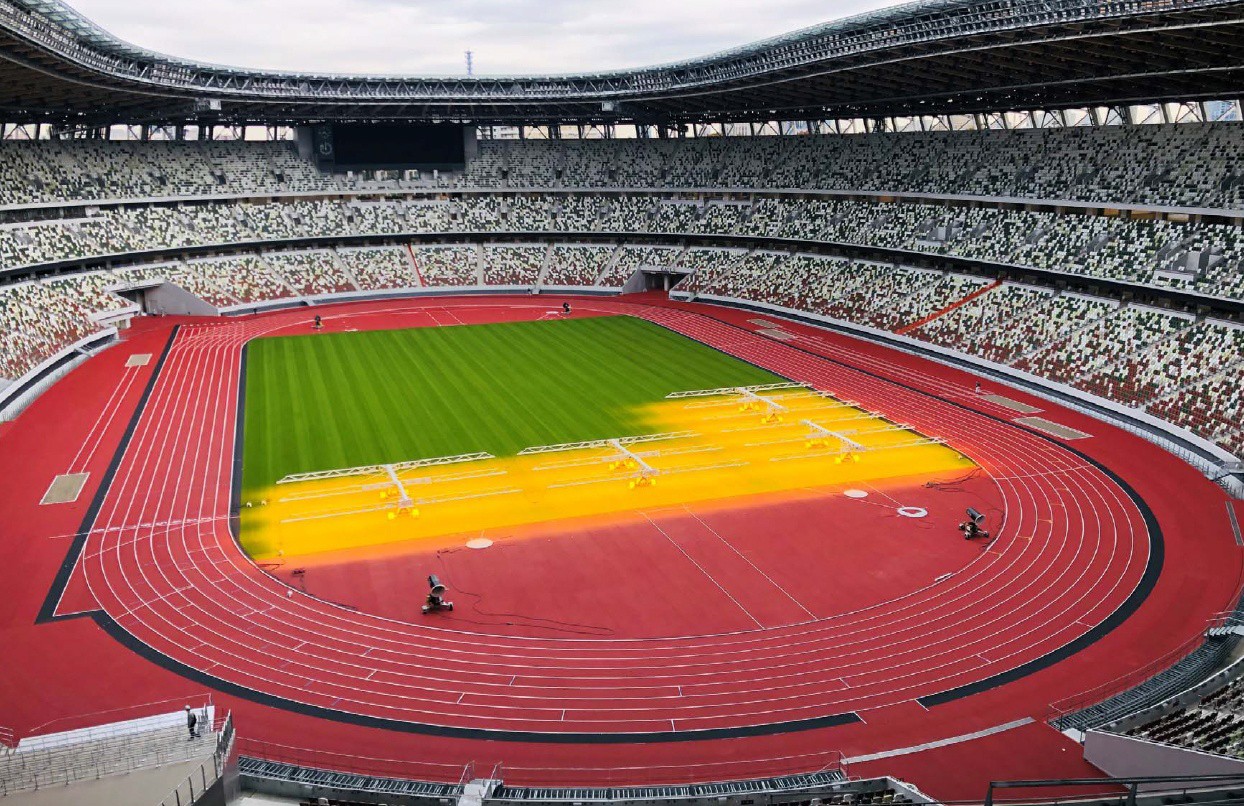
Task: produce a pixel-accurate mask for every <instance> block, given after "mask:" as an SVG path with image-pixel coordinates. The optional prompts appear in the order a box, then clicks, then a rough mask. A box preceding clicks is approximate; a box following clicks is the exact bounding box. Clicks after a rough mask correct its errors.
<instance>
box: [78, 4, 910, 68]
mask: <svg viewBox="0 0 1244 806" xmlns="http://www.w3.org/2000/svg"><path fill="white" fill-rule="evenodd" d="M70 2H71V5H73V6H74V8H76V9H77V10H78V11H80V12H82V13H83V14H85V15H86V16H87V17H89V18H90V19H92V20H94V21H95V22H96V23H98V24H99V25H100V26H101V27H103V28H104V29H105V30H107V31H109V32H110V33H112V34H114V35H116V36H118V37H120V38H122V39H124V40H126V41H128V42H131V43H133V44H135V45H139V46H141V47H145V48H149V49H151V50H155V51H159V52H162V53H168V54H171V55H174V56H180V57H184V58H189V59H195V60H199V61H207V62H214V63H218V64H229V65H237V66H243V67H255V68H266V69H276V70H304V71H310V72H349V73H402V74H417V75H429V74H453V75H461V74H463V73H464V72H465V56H464V53H465V51H467V50H471V51H473V53H474V60H475V72H476V74H477V75H483V74H505V73H580V72H591V71H602V70H612V69H622V68H630V67H641V66H644V65H649V64H660V63H664V62H670V61H679V60H682V59H687V58H693V57H696V56H703V55H707V54H709V53H713V52H716V51H719V50H724V49H727V48H732V47H736V46H738V45H743V44H746V43H748V42H752V41H755V40H757V39H762V38H765V37H769V36H776V35H778V34H783V33H787V32H789V31H792V30H795V29H797V28H803V27H807V26H809V25H815V24H818V23H821V22H826V21H828V20H830V19H837V18H841V17H845V16H850V15H851V14H856V13H860V12H863V11H868V10H871V9H874V8H880V7H883V6H887V5H893V2H892V0H844V2H840V3H837V4H835V6H834V7H833V8H827V7H826V4H825V3H822V2H814V1H813V0H750V1H749V2H742V1H741V0H712V1H711V2H710V1H709V0H675V2H669V0H194V2H191V0H70Z"/></svg>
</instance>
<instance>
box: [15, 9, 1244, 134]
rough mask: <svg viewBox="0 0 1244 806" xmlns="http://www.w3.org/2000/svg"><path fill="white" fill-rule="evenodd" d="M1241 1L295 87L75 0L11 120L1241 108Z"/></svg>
mask: <svg viewBox="0 0 1244 806" xmlns="http://www.w3.org/2000/svg"><path fill="white" fill-rule="evenodd" d="M1241 9H1244V3H1241V2H1239V0H1145V2H1138V1H1136V0H1124V1H1122V2H1120V1H1116V0H1107V1H1106V2H1101V1H1100V0H934V1H933V2H919V3H910V4H906V5H902V6H896V7H894V8H890V9H886V10H883V11H879V12H874V13H871V14H865V15H861V16H857V17H852V18H849V19H846V20H842V21H838V22H831V23H828V24H824V25H820V26H816V27H813V28H808V29H805V30H802V31H796V32H793V33H790V34H787V35H785V36H780V37H776V38H773V39H769V40H765V41H761V42H757V43H754V44H752V45H748V46H745V47H741V48H736V49H733V50H728V51H724V52H721V53H717V54H714V55H711V56H706V57H703V58H698V59H691V60H687V61H683V62H677V63H672V64H667V65H661V66H654V67H648V68H641V69H635V70H619V71H612V72H600V73H590V74H581V75H545V76H539V75H532V76H495V77H415V76H361V75H332V74H316V73H285V72H271V71H260V70H249V69H242V68H232V67H222V66H215V65H208V64H200V63H196V62H192V61H188V60H184V59H178V58H173V57H170V56H165V55H162V54H159V53H155V52H152V51H149V50H145V49H142V48H138V47H135V46H132V45H130V44H128V43H125V42H123V41H120V40H119V39H117V38H116V37H114V36H112V35H110V34H108V33H107V32H105V31H103V30H102V29H100V28H99V27H98V26H96V25H94V24H93V23H91V22H90V21H88V20H87V19H85V18H84V17H82V16H81V15H79V14H77V13H76V12H74V11H73V10H72V9H70V8H69V7H67V6H66V5H64V4H63V3H61V2H60V0H2V2H0V53H2V55H3V56H4V62H5V63H4V65H3V67H2V68H0V98H3V103H2V104H0V112H2V114H3V117H4V119H5V120H6V121H7V122H23V123H36V122H47V123H58V124H61V125H99V124H108V123H118V122H122V123H124V122H135V123H152V124H166V125H172V124H178V123H198V124H200V125H206V124H212V125H215V124H241V123H278V122H280V123H287V124H288V123H306V122H314V121H323V120H376V119H401V120H452V121H463V122H470V123H476V124H488V123H501V122H510V123H523V124H533V123H544V124H549V123H555V122H561V123H576V124H585V123H587V124H612V123H619V122H630V123H638V124H645V125H648V124H652V125H658V126H661V125H665V124H677V123H694V122H703V121H710V122H711V121H727V120H728V121H774V120H782V121H808V122H811V121H820V120H825V119H834V118H880V117H886V116H893V115H914V114H928V113H943V114H945V113H956V114H973V113H977V114H979V113H987V112H991V111H996V110H1004V109H1060V108H1070V107H1085V106H1110V105H1123V104H1133V103H1139V102H1142V101H1175V100H1192V101H1195V100H1206V99H1218V98H1236V97H1238V96H1239V94H1240V92H1241V90H1242V89H1244V35H1242V34H1244V30H1242V26H1241V22H1244V15H1242V14H1241Z"/></svg>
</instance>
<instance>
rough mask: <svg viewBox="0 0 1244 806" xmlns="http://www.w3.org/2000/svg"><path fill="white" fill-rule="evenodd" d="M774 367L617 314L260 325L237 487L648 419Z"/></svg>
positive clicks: (252, 349) (515, 447)
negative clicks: (674, 396) (672, 403)
mask: <svg viewBox="0 0 1244 806" xmlns="http://www.w3.org/2000/svg"><path fill="white" fill-rule="evenodd" d="M779 380H781V379H780V378H777V377H776V376H774V375H772V374H770V373H768V372H765V371H764V370H761V369H758V368H756V367H753V366H751V365H750V364H746V363H743V362H741V361H738V360H736V359H734V358H731V357H729V356H727V355H724V354H723V353H720V352H718V351H716V350H713V349H712V348H710V347H706V346H704V345H702V344H699V343H698V342H695V341H692V340H691V339H687V338H684V337H682V336H679V335H678V334H676V333H672V332H670V331H668V330H665V329H664V328H661V327H658V326H657V325H654V324H651V323H649V322H645V321H643V320H640V319H634V318H631V317H625V316H610V317H600V318H587V319H567V320H554V321H548V322H512V323H505V324H491V325H466V326H460V327H429V328H414V329H410V330H385V331H373V332H368V333H336V334H318V335H308V336H286V337H280V338H264V339H257V340H255V341H253V342H251V343H250V345H249V346H248V348H247V372H246V412H245V433H244V437H245V446H244V451H243V483H242V487H243V496H244V497H247V496H248V495H249V494H251V493H254V492H257V491H259V490H262V489H264V488H266V487H267V486H269V485H270V484H272V483H274V482H275V481H276V480H277V479H279V478H281V477H282V476H285V475H287V474H289V473H301V472H307V471H313V470H328V469H333V468H342V467H354V466H358V465H367V464H376V463H381V462H400V461H406V460H411V459H418V458H422V457H432V456H447V455H453V454H460V453H469V452H474V451H488V452H490V453H492V454H495V455H497V456H507V455H513V454H515V453H517V452H518V451H519V450H521V449H523V448H525V447H528V446H531V445H548V444H553V443H561V442H576V441H579V440H590V439H603V438H606V437H615V436H624V435H629V434H641V433H652V428H650V427H649V425H648V424H647V423H644V422H642V421H641V420H640V418H638V417H637V416H636V414H635V413H634V412H635V408H636V407H638V406H641V405H643V404H645V403H651V402H654V401H657V400H659V399H661V398H663V397H664V396H665V395H667V394H668V393H670V392H676V391H680V390H686V389H707V388H715V387H719V386H744V385H750V384H762V383H774V382H776V381H779Z"/></svg>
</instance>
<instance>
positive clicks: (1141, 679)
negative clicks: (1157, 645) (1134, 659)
mask: <svg viewBox="0 0 1244 806" xmlns="http://www.w3.org/2000/svg"><path fill="white" fill-rule="evenodd" d="M1239 621H1240V619H1239V618H1238V617H1237V616H1236V615H1235V612H1234V611H1223V612H1220V613H1217V614H1215V615H1214V616H1212V617H1211V618H1210V619H1209V621H1208V622H1207V624H1206V627H1205V631H1204V632H1202V633H1201V634H1200V635H1196V636H1194V637H1192V638H1189V639H1188V640H1187V641H1184V642H1183V643H1182V644H1180V645H1179V646H1177V647H1175V648H1174V649H1172V650H1170V651H1169V652H1166V653H1165V654H1163V655H1162V656H1161V657H1158V658H1156V659H1154V660H1152V661H1150V662H1148V663H1146V664H1145V665H1144V666H1141V667H1139V668H1137V669H1134V670H1132V671H1130V672H1127V673H1125V674H1122V675H1119V676H1118V677H1116V678H1114V679H1113V680H1108V681H1106V682H1105V683H1101V684H1099V685H1096V686H1093V687H1092V688H1089V689H1085V690H1084V691H1081V692H1079V693H1077V694H1073V695H1071V696H1069V697H1065V698H1063V699H1061V700H1058V701H1056V702H1053V703H1050V706H1049V714H1048V716H1047V719H1046V721H1048V722H1055V721H1057V720H1059V719H1062V718H1064V717H1067V716H1069V715H1071V714H1074V713H1077V712H1079V711H1083V710H1085V709H1087V708H1092V707H1093V706H1095V705H1100V704H1101V703H1104V702H1106V701H1107V700H1109V699H1111V698H1112V697H1116V696H1118V695H1120V694H1122V693H1124V692H1126V691H1129V690H1131V689H1133V688H1136V687H1137V686H1139V685H1141V684H1143V683H1145V682H1147V681H1149V680H1152V679H1153V678H1155V677H1157V676H1158V675H1159V674H1161V673H1162V672H1165V671H1167V670H1168V669H1172V668H1174V667H1175V666H1176V665H1177V664H1178V663H1180V662H1181V661H1183V660H1185V659H1186V658H1188V657H1190V656H1191V655H1192V654H1193V653H1194V652H1196V651H1197V650H1198V649H1200V648H1201V647H1202V646H1203V645H1204V644H1205V641H1206V636H1207V633H1208V632H1209V630H1211V629H1213V628H1215V627H1222V626H1226V625H1228V624H1235V623H1239Z"/></svg>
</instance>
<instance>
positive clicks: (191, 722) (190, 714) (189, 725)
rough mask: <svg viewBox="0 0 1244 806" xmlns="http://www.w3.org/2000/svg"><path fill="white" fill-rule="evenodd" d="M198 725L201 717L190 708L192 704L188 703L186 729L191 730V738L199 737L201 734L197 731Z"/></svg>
mask: <svg viewBox="0 0 1244 806" xmlns="http://www.w3.org/2000/svg"><path fill="white" fill-rule="evenodd" d="M198 726H199V717H198V716H197V715H196V714H195V713H194V711H192V710H191V709H190V706H189V705H187V706H186V730H188V731H190V738H191V739H197V738H199V734H198V731H197V728H198Z"/></svg>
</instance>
